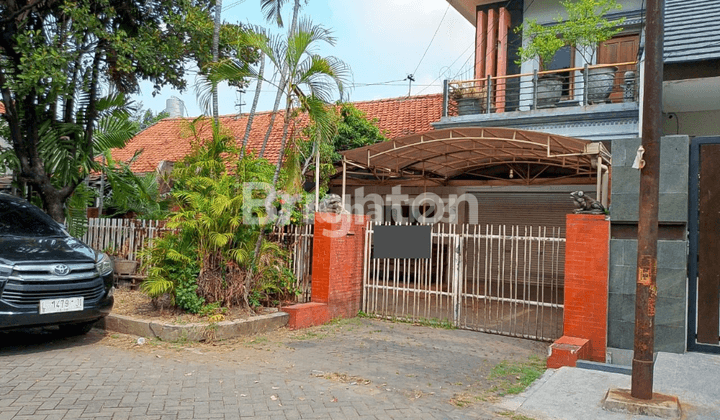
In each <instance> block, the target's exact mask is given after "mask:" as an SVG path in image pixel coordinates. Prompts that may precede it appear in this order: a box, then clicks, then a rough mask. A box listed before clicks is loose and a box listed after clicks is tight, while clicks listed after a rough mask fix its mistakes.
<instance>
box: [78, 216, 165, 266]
mask: <svg viewBox="0 0 720 420" xmlns="http://www.w3.org/2000/svg"><path fill="white" fill-rule="evenodd" d="M165 223H166V222H165V221H164V220H135V219H88V230H87V232H86V233H85V235H84V236H83V237H82V238H81V239H82V241H83V242H85V243H86V244H87V245H89V246H90V247H91V248H93V249H95V250H98V251H103V252H108V253H111V254H113V255H115V256H117V257H118V258H120V259H126V260H134V261H138V262H140V260H139V257H138V252H139V251H140V250H141V249H142V248H143V247H144V246H146V245H149V244H151V243H152V241H153V239H154V238H157V237H158V236H160V235H161V234H163V233H164V232H168V231H171V230H172V229H168V228H166V227H165Z"/></svg>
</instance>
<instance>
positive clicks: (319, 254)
mask: <svg viewBox="0 0 720 420" xmlns="http://www.w3.org/2000/svg"><path fill="white" fill-rule="evenodd" d="M366 220H367V218H366V216H359V215H351V214H343V215H336V214H327V213H316V214H315V234H314V238H313V265H312V267H313V274H312V301H313V302H321V303H327V304H328V306H329V307H330V316H331V317H332V318H335V317H338V316H339V317H343V318H349V317H354V316H356V315H357V313H358V311H359V310H360V300H361V299H362V276H363V252H364V250H365V222H366Z"/></svg>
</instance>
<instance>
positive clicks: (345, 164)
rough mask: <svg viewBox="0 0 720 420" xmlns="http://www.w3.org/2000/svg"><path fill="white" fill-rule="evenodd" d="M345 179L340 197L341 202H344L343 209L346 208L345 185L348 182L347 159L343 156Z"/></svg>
mask: <svg viewBox="0 0 720 420" xmlns="http://www.w3.org/2000/svg"><path fill="white" fill-rule="evenodd" d="M342 162H343V181H342V197H340V203H342V209H343V210H345V185H346V183H347V161H346V160H345V156H343V161H342Z"/></svg>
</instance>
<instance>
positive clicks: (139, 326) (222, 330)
mask: <svg viewBox="0 0 720 420" xmlns="http://www.w3.org/2000/svg"><path fill="white" fill-rule="evenodd" d="M289 318H290V316H289V315H288V314H287V313H285V312H275V313H272V314H267V315H259V316H255V317H252V318H249V319H241V320H237V321H221V322H217V323H215V324H183V325H176V324H165V323H162V322H154V321H149V320H145V319H138V318H132V317H129V316H124V315H115V314H110V315H108V316H107V317H106V318H105V319H104V320H100V321H98V323H97V324H96V325H95V326H96V327H98V328H104V329H105V330H107V331H115V332H119V333H123V334H132V335H137V336H141V337H147V338H159V339H160V340H163V341H180V340H183V341H185V340H186V341H203V340H208V339H212V340H224V339H228V338H235V337H242V336H247V335H253V334H258V333H264V332H267V331H272V330H276V329H278V328H282V327H284V326H286V325H287V323H288V319H289Z"/></svg>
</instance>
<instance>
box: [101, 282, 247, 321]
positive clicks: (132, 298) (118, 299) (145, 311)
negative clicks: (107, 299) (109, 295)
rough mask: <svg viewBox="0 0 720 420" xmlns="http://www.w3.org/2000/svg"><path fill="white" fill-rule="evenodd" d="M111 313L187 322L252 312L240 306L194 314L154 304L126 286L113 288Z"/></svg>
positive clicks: (243, 316) (225, 318)
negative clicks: (204, 313)
mask: <svg viewBox="0 0 720 420" xmlns="http://www.w3.org/2000/svg"><path fill="white" fill-rule="evenodd" d="M113 313H114V314H117V315H126V316H132V317H135V318H142V319H152V320H153V321H159V322H164V323H168V324H188V323H203V322H207V323H210V322H219V321H233V320H237V319H246V318H250V317H251V316H252V315H253V314H254V312H253V311H250V310H246V309H241V308H229V309H228V308H222V309H220V310H216V311H215V312H214V313H212V314H209V315H196V314H191V313H187V312H184V311H182V310H180V309H177V308H167V307H162V306H160V305H154V304H153V303H152V300H151V299H150V298H149V297H148V296H147V295H146V294H144V293H143V292H141V291H139V290H135V289H130V288H127V287H119V288H117V289H115V304H114V305H113Z"/></svg>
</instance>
